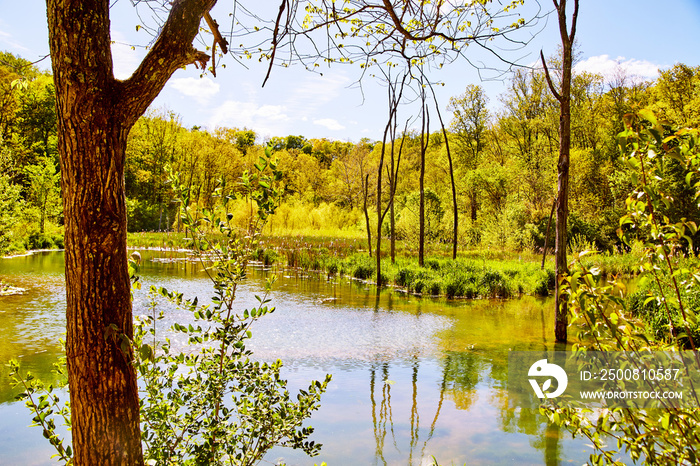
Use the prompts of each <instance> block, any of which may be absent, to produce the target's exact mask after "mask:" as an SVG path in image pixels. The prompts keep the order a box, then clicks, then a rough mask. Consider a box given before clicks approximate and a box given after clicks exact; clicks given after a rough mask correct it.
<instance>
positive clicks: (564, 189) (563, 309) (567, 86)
mask: <svg viewBox="0 0 700 466" xmlns="http://www.w3.org/2000/svg"><path fill="white" fill-rule="evenodd" d="M553 2H554V6H555V8H556V10H557V16H558V20H559V34H560V36H561V43H562V75H561V92H558V91H557V90H556V88H555V87H554V83H553V82H552V78H551V76H550V74H549V70H548V69H547V62H546V61H545V59H544V54H543V53H542V52H540V58H541V59H542V65H543V66H544V71H545V76H546V78H547V84H548V85H549V88H550V90H551V91H552V94H554V97H555V98H556V99H557V100H558V101H559V163H558V164H557V173H558V175H557V222H556V239H555V246H554V249H555V251H554V263H555V267H556V275H557V280H556V284H555V304H554V319H555V327H554V335H555V338H556V340H557V341H559V342H565V341H566V340H567V327H568V325H569V303H568V297H567V296H566V295H565V294H564V293H563V292H562V284H563V278H564V275H566V274H567V273H568V265H567V262H566V221H567V218H568V215H569V150H570V146H571V73H572V71H571V70H572V65H573V53H572V52H573V50H572V49H573V46H574V36H575V35H576V21H577V19H578V6H579V0H574V13H573V15H572V20H571V29H570V31H569V29H568V25H567V23H566V0H559V2H557V1H556V0H553Z"/></svg>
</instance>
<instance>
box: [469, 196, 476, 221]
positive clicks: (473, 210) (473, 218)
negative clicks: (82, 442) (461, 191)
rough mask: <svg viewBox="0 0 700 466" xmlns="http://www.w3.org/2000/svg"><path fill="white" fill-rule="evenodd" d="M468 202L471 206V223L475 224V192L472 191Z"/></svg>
mask: <svg viewBox="0 0 700 466" xmlns="http://www.w3.org/2000/svg"><path fill="white" fill-rule="evenodd" d="M469 202H470V204H471V214H472V223H474V222H476V207H477V206H476V190H472V192H471V193H470V194H469Z"/></svg>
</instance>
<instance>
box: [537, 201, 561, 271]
mask: <svg viewBox="0 0 700 466" xmlns="http://www.w3.org/2000/svg"><path fill="white" fill-rule="evenodd" d="M557 200H558V199H557V198H555V199H554V202H552V210H551V211H550V212H549V220H548V221H547V230H546V231H545V233H544V248H543V249H542V267H540V268H541V269H542V270H544V261H545V259H546V258H547V248H548V247H549V230H550V227H551V226H552V217H554V211H555V210H556V208H557Z"/></svg>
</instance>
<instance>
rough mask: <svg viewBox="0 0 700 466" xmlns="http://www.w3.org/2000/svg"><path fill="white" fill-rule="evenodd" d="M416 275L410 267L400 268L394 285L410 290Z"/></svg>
mask: <svg viewBox="0 0 700 466" xmlns="http://www.w3.org/2000/svg"><path fill="white" fill-rule="evenodd" d="M414 275H415V273H414V271H413V270H412V269H410V268H408V267H400V268H399V271H398V272H397V273H396V278H395V279H394V283H396V284H397V285H398V286H401V287H404V288H410V287H411V282H413V277H414Z"/></svg>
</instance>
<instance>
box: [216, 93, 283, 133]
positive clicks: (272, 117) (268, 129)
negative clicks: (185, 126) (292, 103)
mask: <svg viewBox="0 0 700 466" xmlns="http://www.w3.org/2000/svg"><path fill="white" fill-rule="evenodd" d="M290 120H291V119H290V118H289V116H288V115H287V113H286V108H285V107H284V106H282V105H262V106H260V105H258V104H256V103H254V102H238V101H235V100H227V101H225V102H224V103H222V104H221V105H219V106H218V107H217V108H216V109H214V111H213V113H212V116H211V118H209V122H208V125H209V127H211V128H216V127H217V126H225V127H229V128H234V127H235V128H243V127H247V128H251V129H253V130H254V131H255V132H256V133H257V134H258V136H262V137H265V136H278V135H280V134H286V133H285V131H286V125H285V123H286V122H288V121H290Z"/></svg>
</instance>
